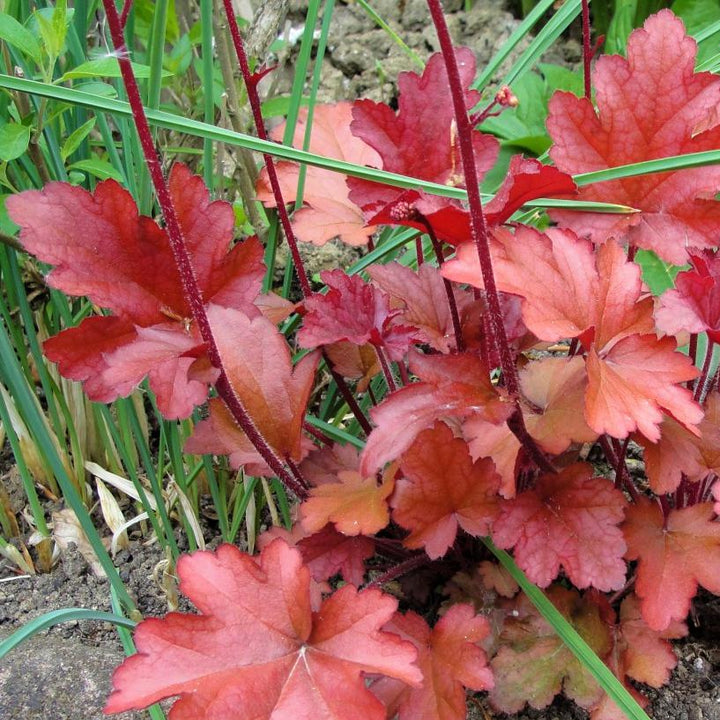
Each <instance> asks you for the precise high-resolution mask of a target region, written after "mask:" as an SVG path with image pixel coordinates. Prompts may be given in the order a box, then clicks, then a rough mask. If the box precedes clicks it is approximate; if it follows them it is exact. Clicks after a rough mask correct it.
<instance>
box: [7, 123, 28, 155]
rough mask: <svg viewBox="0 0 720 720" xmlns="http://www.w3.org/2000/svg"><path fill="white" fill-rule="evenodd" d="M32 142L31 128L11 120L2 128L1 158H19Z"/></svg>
mask: <svg viewBox="0 0 720 720" xmlns="http://www.w3.org/2000/svg"><path fill="white" fill-rule="evenodd" d="M29 144H30V128H29V127H26V126H25V125H20V124H18V123H14V122H9V123H7V124H6V125H3V126H2V127H1V128H0V160H3V161H4V162H10V161H11V160H15V159H17V158H19V157H20V156H21V155H22V154H23V153H24V152H25V151H26V150H27V148H28V145H29Z"/></svg>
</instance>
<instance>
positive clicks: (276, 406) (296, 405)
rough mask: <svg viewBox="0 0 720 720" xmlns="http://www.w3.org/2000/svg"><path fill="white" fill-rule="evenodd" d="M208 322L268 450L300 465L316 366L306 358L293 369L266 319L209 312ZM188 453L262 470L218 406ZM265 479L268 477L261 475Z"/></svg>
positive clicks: (231, 378)
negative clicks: (216, 456)
mask: <svg viewBox="0 0 720 720" xmlns="http://www.w3.org/2000/svg"><path fill="white" fill-rule="evenodd" d="M208 319H209V320H210V324H211V326H212V328H213V332H214V335H215V342H216V343H217V348H218V351H219V353H220V357H221V358H222V360H223V364H224V366H225V370H226V373H227V376H228V380H229V382H230V385H231V386H232V389H233V391H234V392H235V394H236V395H237V396H238V398H239V399H240V401H241V402H242V405H243V407H244V408H245V410H246V411H247V412H248V414H249V415H250V417H251V418H252V420H253V423H254V424H255V426H256V427H257V429H258V430H259V431H260V434H261V435H262V436H263V437H264V438H265V440H266V442H267V443H268V444H269V445H270V447H271V448H272V449H273V450H274V451H275V452H276V453H277V454H278V455H279V456H280V457H281V458H283V459H292V460H294V461H296V462H298V461H300V460H302V458H303V456H304V454H305V449H304V447H303V436H302V423H303V420H304V418H305V409H306V406H307V402H308V399H309V397H310V392H311V390H312V386H313V382H314V380H315V369H316V367H317V363H318V359H319V357H318V354H317V353H312V354H310V355H306V356H305V357H304V358H303V359H302V360H301V361H300V362H299V363H298V364H297V365H296V366H295V367H294V368H293V365H292V359H291V356H290V348H289V347H288V344H287V341H286V340H285V337H284V336H283V335H282V333H280V332H279V331H278V329H277V328H276V327H275V326H274V325H273V324H272V323H271V322H270V321H269V320H267V319H266V318H264V317H262V316H261V315H259V316H258V317H256V318H254V319H252V320H251V319H250V318H249V317H247V316H246V315H244V314H243V313H241V312H238V311H237V310H232V309H230V308H221V307H217V306H210V307H209V308H208ZM186 452H194V453H198V454H200V453H223V454H224V453H227V454H230V455H231V461H232V462H234V463H236V464H245V463H251V464H253V470H254V471H255V472H257V471H258V470H262V468H263V463H262V459H261V458H260V456H259V454H258V453H257V452H256V451H255V449H254V447H252V446H251V445H250V443H249V441H248V440H247V438H246V436H245V434H244V433H243V432H242V431H241V430H240V428H239V427H238V426H237V425H236V423H235V422H234V420H233V418H232V416H231V415H230V413H229V411H228V410H227V409H226V408H225V406H224V405H223V404H221V403H219V402H218V401H215V402H212V403H211V416H210V419H208V420H204V421H203V422H201V423H200V424H199V425H198V426H197V427H196V429H195V433H194V435H193V436H192V437H191V438H190V439H189V440H188V443H187V444H186ZM257 474H262V475H265V474H267V472H257Z"/></svg>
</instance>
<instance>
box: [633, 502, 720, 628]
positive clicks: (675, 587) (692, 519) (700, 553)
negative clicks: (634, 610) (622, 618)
mask: <svg viewBox="0 0 720 720" xmlns="http://www.w3.org/2000/svg"><path fill="white" fill-rule="evenodd" d="M623 531H624V533H625V539H626V541H627V546H628V549H627V553H626V557H627V558H628V560H637V561H638V569H637V581H636V583H635V592H636V593H637V595H638V597H639V598H640V600H641V610H642V616H643V619H644V620H645V622H646V623H647V624H648V625H649V626H650V627H651V628H652V629H653V630H665V629H666V628H668V627H669V626H670V624H671V623H672V622H673V621H675V620H684V619H685V617H686V616H687V614H688V612H689V611H690V601H691V600H692V599H693V597H694V596H695V593H696V592H697V588H698V585H702V586H703V587H704V588H706V589H707V590H709V591H710V592H713V593H715V594H716V595H717V594H720V523H718V522H717V521H716V520H715V511H714V510H713V506H712V503H700V504H699V505H693V506H691V507H686V508H682V509H680V510H670V512H669V513H668V516H667V517H666V518H664V517H663V512H662V510H661V508H660V506H659V505H658V504H657V503H656V502H654V501H652V500H649V499H648V498H645V497H641V498H639V500H638V501H637V503H635V504H634V505H632V506H631V507H630V508H629V509H628V511H627V519H626V522H625V524H624V525H623Z"/></svg>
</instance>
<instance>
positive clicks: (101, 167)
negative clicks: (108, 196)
mask: <svg viewBox="0 0 720 720" xmlns="http://www.w3.org/2000/svg"><path fill="white" fill-rule="evenodd" d="M68 169H69V170H81V171H82V172H85V173H90V175H94V176H95V177H96V178H100V180H108V179H112V180H117V181H118V182H120V183H121V182H124V181H125V178H124V177H123V176H122V173H120V172H119V171H118V170H117V169H116V168H114V167H113V166H112V165H111V164H110V163H109V162H107V160H100V159H99V158H91V159H90V160H78V161H77V162H76V163H73V164H72V165H70V167H69V168H68Z"/></svg>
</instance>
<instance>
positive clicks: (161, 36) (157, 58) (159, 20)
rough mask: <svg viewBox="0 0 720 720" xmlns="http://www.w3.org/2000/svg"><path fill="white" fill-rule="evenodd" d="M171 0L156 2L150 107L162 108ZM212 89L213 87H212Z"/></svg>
mask: <svg viewBox="0 0 720 720" xmlns="http://www.w3.org/2000/svg"><path fill="white" fill-rule="evenodd" d="M168 2H169V0H156V2H155V11H154V13H153V21H152V30H151V35H150V63H149V64H150V80H149V82H148V96H147V104H148V107H151V108H157V107H159V106H160V90H161V89H162V79H163V68H162V62H163V54H164V52H165V34H166V32H167V17H168ZM210 87H211V88H212V85H210Z"/></svg>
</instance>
